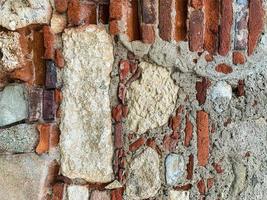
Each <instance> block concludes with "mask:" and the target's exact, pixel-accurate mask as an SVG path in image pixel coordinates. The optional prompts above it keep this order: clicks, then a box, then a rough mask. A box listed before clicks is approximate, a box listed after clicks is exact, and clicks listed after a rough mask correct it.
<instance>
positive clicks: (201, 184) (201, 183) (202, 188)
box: [197, 179, 206, 194]
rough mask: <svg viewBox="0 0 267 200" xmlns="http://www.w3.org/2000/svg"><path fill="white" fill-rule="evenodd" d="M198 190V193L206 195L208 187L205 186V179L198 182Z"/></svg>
mask: <svg viewBox="0 0 267 200" xmlns="http://www.w3.org/2000/svg"><path fill="white" fill-rule="evenodd" d="M197 188H198V191H199V193H200V194H205V192H206V185H205V181H204V179H201V180H200V181H198V183H197Z"/></svg>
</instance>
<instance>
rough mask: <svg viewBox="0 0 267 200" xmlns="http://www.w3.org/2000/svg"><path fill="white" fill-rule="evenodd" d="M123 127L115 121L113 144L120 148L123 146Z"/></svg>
mask: <svg viewBox="0 0 267 200" xmlns="http://www.w3.org/2000/svg"><path fill="white" fill-rule="evenodd" d="M122 131H123V128H122V123H121V122H119V123H116V124H115V129H114V146H115V147H116V148H122V146H123V132H122Z"/></svg>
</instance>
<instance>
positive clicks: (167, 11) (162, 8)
mask: <svg viewBox="0 0 267 200" xmlns="http://www.w3.org/2000/svg"><path fill="white" fill-rule="evenodd" d="M172 2H173V0H160V1H159V35H160V37H161V38H162V39H163V40H167V41H170V40H171V39H172V29H173V25H172V20H171V18H172V16H171V13H172Z"/></svg>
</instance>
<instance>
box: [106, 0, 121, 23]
mask: <svg viewBox="0 0 267 200" xmlns="http://www.w3.org/2000/svg"><path fill="white" fill-rule="evenodd" d="M123 5H124V4H123V1H122V0H110V5H109V19H110V20H114V19H116V20H120V19H121V18H122V11H123Z"/></svg>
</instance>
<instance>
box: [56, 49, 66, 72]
mask: <svg viewBox="0 0 267 200" xmlns="http://www.w3.org/2000/svg"><path fill="white" fill-rule="evenodd" d="M55 62H56V64H57V66H58V67H59V68H63V67H64V64H65V61H64V58H63V55H62V52H61V51H60V50H59V49H56V52H55Z"/></svg>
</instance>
